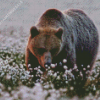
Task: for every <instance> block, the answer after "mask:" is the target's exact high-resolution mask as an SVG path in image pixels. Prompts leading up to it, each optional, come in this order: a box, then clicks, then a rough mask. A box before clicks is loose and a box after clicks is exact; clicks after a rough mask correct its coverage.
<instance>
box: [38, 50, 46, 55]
mask: <svg viewBox="0 0 100 100" xmlns="http://www.w3.org/2000/svg"><path fill="white" fill-rule="evenodd" d="M44 52H46V49H44V48H39V49H38V53H39V54H40V55H42V54H43V53H44Z"/></svg>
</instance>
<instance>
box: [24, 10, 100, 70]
mask: <svg viewBox="0 0 100 100" xmlns="http://www.w3.org/2000/svg"><path fill="white" fill-rule="evenodd" d="M98 45H99V38H98V32H97V29H96V27H95V25H94V23H93V22H92V20H91V19H90V18H89V17H88V16H87V15H86V14H85V13H84V12H83V11H81V10H77V9H69V10H66V11H64V12H61V11H59V10H57V9H49V10H47V11H46V12H44V14H43V15H42V16H41V17H40V19H39V21H38V23H37V24H36V25H35V26H33V27H31V29H30V36H29V39H28V44H27V47H26V54H25V61H26V66H27V69H28V64H31V66H32V67H33V68H34V67H36V66H38V65H41V66H42V67H43V68H44V69H45V64H47V65H50V64H51V63H59V62H60V61H62V60H63V59H67V66H68V67H69V68H73V67H74V65H75V64H76V65H77V66H78V69H79V70H81V69H82V66H81V65H83V67H85V68H86V69H87V66H88V65H90V68H88V70H91V68H92V67H93V64H94V62H95V59H96V55H97V51H98Z"/></svg>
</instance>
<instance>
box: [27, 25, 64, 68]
mask: <svg viewBox="0 0 100 100" xmlns="http://www.w3.org/2000/svg"><path fill="white" fill-rule="evenodd" d="M30 33H31V34H30V39H29V40H30V41H29V43H28V48H29V50H30V52H31V53H32V54H33V55H34V56H35V57H36V58H37V60H38V62H39V64H40V65H41V66H42V67H44V68H45V64H47V65H50V64H51V63H52V60H53V58H54V57H55V56H57V55H58V54H59V52H60V51H61V46H62V38H61V37H62V33H63V29H62V28H58V29H55V28H51V27H48V28H36V27H35V26H33V27H32V28H31V29H30ZM33 62H34V61H33Z"/></svg>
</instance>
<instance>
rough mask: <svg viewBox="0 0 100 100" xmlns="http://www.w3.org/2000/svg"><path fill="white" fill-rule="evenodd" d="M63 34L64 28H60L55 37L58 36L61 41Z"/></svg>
mask: <svg viewBox="0 0 100 100" xmlns="http://www.w3.org/2000/svg"><path fill="white" fill-rule="evenodd" d="M62 33H63V29H62V28H59V29H58V30H57V32H56V34H55V35H56V36H57V37H58V38H59V39H61V36H62Z"/></svg>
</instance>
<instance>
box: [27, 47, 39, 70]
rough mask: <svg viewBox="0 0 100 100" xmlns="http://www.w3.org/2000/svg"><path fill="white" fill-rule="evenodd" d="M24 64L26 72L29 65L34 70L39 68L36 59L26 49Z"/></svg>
mask: <svg viewBox="0 0 100 100" xmlns="http://www.w3.org/2000/svg"><path fill="white" fill-rule="evenodd" d="M25 63H26V67H27V70H29V68H28V65H29V64H30V66H31V68H35V67H38V66H39V63H38V60H37V59H36V57H35V56H34V55H33V54H32V53H31V52H30V51H29V49H28V48H26V52H25Z"/></svg>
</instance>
